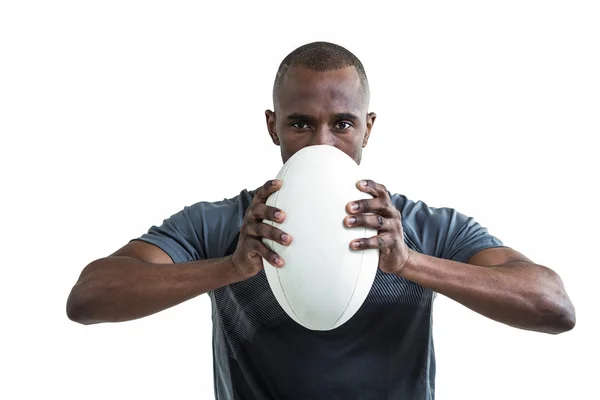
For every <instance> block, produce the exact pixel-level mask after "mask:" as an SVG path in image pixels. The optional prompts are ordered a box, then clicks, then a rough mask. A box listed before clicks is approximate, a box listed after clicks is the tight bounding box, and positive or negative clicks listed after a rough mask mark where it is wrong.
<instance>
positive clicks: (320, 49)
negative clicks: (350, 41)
mask: <svg viewBox="0 0 600 400" xmlns="http://www.w3.org/2000/svg"><path fill="white" fill-rule="evenodd" d="M292 67H303V68H307V69H311V70H313V71H334V70H337V69H342V68H346V67H354V68H355V69H356V72H358V76H359V78H360V83H361V86H362V87H363V89H364V90H365V93H366V94H367V96H368V95H369V81H368V79H367V74H366V72H365V68H364V67H363V64H362V63H361V62H360V60H359V59H358V57H356V56H355V55H354V54H353V53H352V52H351V51H350V50H348V49H346V48H344V47H342V46H340V45H337V44H334V43H330V42H312V43H308V44H305V45H303V46H300V47H298V48H297V49H296V50H294V51H292V52H291V53H290V54H288V55H287V56H286V57H285V58H284V59H283V61H282V62H281V64H280V65H279V69H278V70H277V76H276V77H275V83H274V85H273V98H275V91H276V90H277V87H278V86H279V85H280V84H281V82H282V81H283V78H285V75H286V74H287V72H288V70H289V69H290V68H292Z"/></svg>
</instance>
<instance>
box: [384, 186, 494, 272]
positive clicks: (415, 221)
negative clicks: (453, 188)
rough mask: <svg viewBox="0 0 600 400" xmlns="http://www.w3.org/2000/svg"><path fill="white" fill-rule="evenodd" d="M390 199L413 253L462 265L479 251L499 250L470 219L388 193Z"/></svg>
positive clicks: (463, 215)
mask: <svg viewBox="0 0 600 400" xmlns="http://www.w3.org/2000/svg"><path fill="white" fill-rule="evenodd" d="M390 199H391V200H392V203H393V204H394V206H395V207H396V208H397V209H398V210H399V211H400V214H401V217H402V227H403V229H404V233H405V237H406V239H407V241H408V242H410V243H412V244H413V247H415V250H417V251H420V252H422V253H425V254H429V255H432V256H434V257H440V258H448V259H455V260H460V261H462V260H463V259H465V257H467V256H468V255H469V254H472V253H474V252H475V251H477V250H479V249H482V248H487V247H498V246H502V242H501V241H500V240H499V239H498V238H496V237H495V236H492V235H491V234H490V233H489V232H488V230H487V229H486V228H485V227H484V226H482V225H480V224H479V223H478V222H477V221H476V220H475V219H474V218H473V217H470V216H467V215H465V214H463V213H461V212H459V211H457V210H456V209H454V208H450V207H431V206H429V205H427V204H426V203H425V202H423V201H413V200H411V199H409V198H407V197H406V196H405V195H402V194H399V193H396V194H392V193H390Z"/></svg>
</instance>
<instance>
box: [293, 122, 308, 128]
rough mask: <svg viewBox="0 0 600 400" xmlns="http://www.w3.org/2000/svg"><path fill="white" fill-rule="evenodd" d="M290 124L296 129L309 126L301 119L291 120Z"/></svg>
mask: <svg viewBox="0 0 600 400" xmlns="http://www.w3.org/2000/svg"><path fill="white" fill-rule="evenodd" d="M290 125H291V126H292V127H294V128H296V129H308V127H309V126H308V124H307V123H306V122H303V121H296V122H292V123H291V124H290Z"/></svg>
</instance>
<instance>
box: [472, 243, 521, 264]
mask: <svg viewBox="0 0 600 400" xmlns="http://www.w3.org/2000/svg"><path fill="white" fill-rule="evenodd" d="M513 262H527V263H531V262H532V261H531V260H530V259H528V258H527V257H525V256H524V255H523V254H521V253H519V252H518V251H516V250H513V249H511V248H510V247H493V248H488V249H484V250H481V251H478V252H477V253H475V254H474V255H472V256H471V257H470V258H469V260H468V261H467V264H472V265H479V266H480V267H492V266H498V265H505V264H510V263H513Z"/></svg>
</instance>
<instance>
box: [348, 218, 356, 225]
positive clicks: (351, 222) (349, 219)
mask: <svg viewBox="0 0 600 400" xmlns="http://www.w3.org/2000/svg"><path fill="white" fill-rule="evenodd" d="M348 223H349V224H350V225H353V224H355V223H356V218H354V217H350V218H348Z"/></svg>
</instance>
